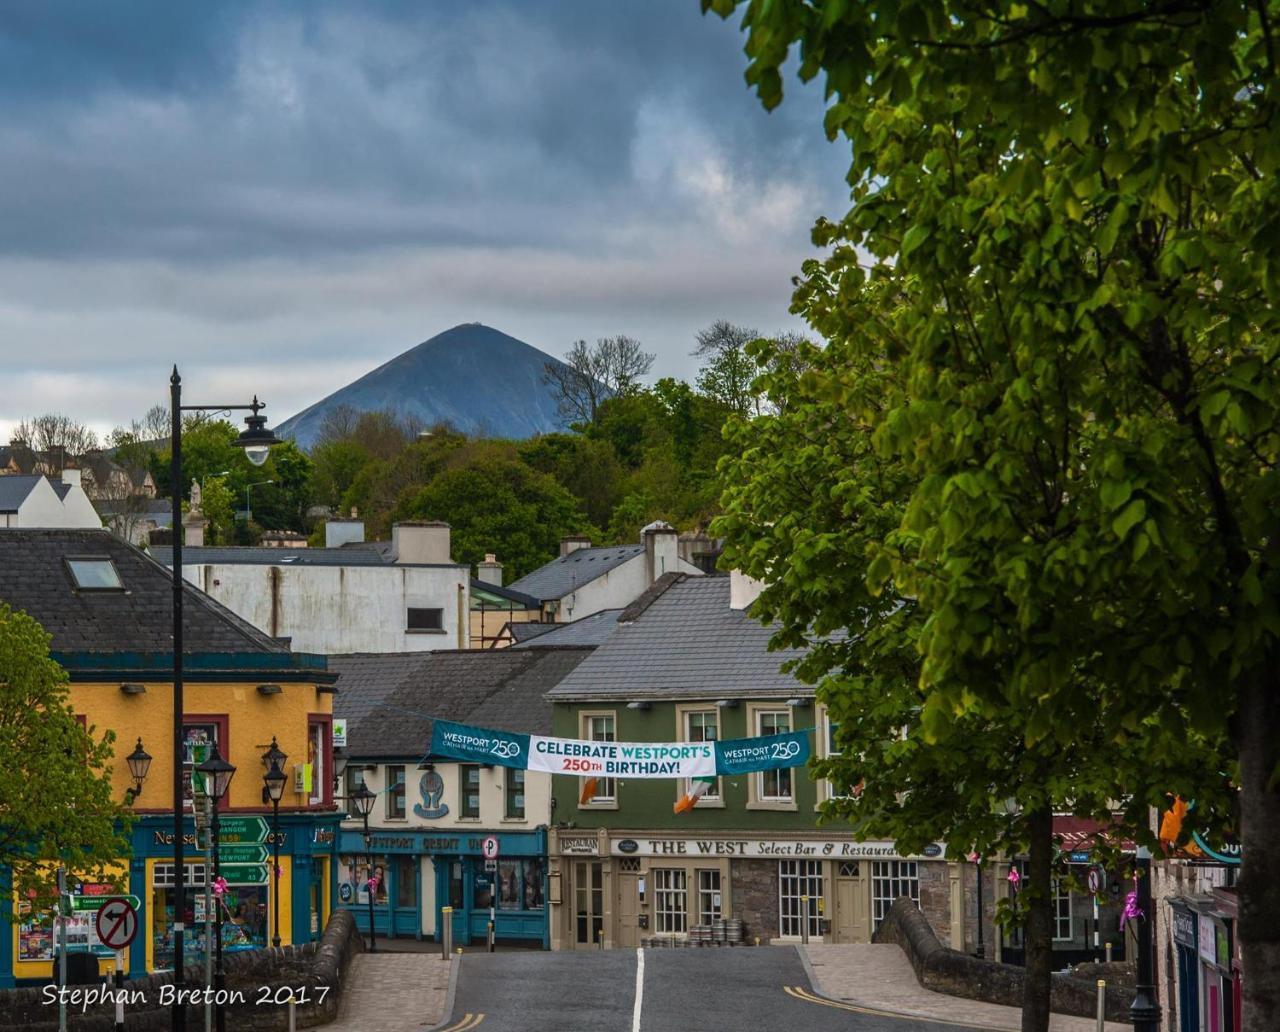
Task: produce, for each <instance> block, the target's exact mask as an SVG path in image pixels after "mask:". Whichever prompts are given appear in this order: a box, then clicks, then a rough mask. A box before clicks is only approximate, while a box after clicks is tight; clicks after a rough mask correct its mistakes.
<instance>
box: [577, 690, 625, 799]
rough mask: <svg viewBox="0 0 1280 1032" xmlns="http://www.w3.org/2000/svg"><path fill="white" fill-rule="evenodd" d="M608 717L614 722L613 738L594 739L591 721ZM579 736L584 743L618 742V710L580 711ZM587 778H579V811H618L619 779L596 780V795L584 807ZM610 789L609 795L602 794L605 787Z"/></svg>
mask: <svg viewBox="0 0 1280 1032" xmlns="http://www.w3.org/2000/svg"><path fill="white" fill-rule="evenodd" d="M601 717H607V718H608V719H609V720H611V721H613V731H612V732H611V734H612V736H613V737H612V738H594V737H592V735H593V732H592V730H591V721H592V720H594V719H597V718H601ZM578 735H579V737H580V738H582V740H583V741H587V742H616V741H617V740H618V711H617V710H579V711H578ZM586 782H587V779H586V778H585V777H579V778H578V809H580V810H584V809H588V810H589V809H595V810H616V809H617V808H618V779H617V778H596V790H597V791H596V794H595V795H593V796H592V797H591V799H589V800H588V801H587V802H586V804H585V805H584V804H583V802H582V787H583V786H584V785H585V784H586ZM606 785H607V786H608V787H609V791H608V792H607V793H604V792H601V791H600V789H602V788H603V787H604V786H606Z"/></svg>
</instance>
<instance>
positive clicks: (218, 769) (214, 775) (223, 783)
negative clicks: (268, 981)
mask: <svg viewBox="0 0 1280 1032" xmlns="http://www.w3.org/2000/svg"><path fill="white" fill-rule="evenodd" d="M196 770H198V771H199V772H200V773H201V774H203V775H204V777H205V786H204V787H205V792H207V793H208V795H209V798H210V799H212V800H213V824H212V827H211V828H210V832H209V833H210V834H211V835H212V836H213V877H214V881H215V882H216V881H217V879H218V878H219V876H220V871H219V862H218V861H219V858H218V853H219V849H218V845H219V844H218V835H219V827H218V803H220V802H221V801H222V797H223V796H225V795H226V794H227V789H228V788H230V787H231V778H232V776H233V775H234V774H235V772H236V769H235V767H233V766H232V765H231V764H230V763H228V762H227V761H226V760H224V759H223V758H222V757H221V756H220V755H218V743H217V742H214V743H213V751H212V752H211V753H210V754H209V758H208V759H207V760H205V761H204V763H202V764H200V765H199V766H198V767H196ZM219 903H221V899H219ZM214 950H215V953H214V957H215V960H214V965H215V966H214V969H213V986H214V989H216V990H217V991H218V994H217V996H215V997H214V1008H215V1009H214V1020H215V1022H216V1023H217V1029H218V1032H226V1028H227V1011H226V1006H225V1005H224V1004H223V1003H222V997H223V993H222V990H224V989H225V988H226V987H227V976H226V973H225V972H224V971H223V970H222V917H221V915H218V918H217V920H216V921H215V922H214Z"/></svg>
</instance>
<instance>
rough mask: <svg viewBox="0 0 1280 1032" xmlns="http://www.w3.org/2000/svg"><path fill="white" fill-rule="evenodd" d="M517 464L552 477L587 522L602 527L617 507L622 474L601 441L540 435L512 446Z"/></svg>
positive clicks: (620, 468) (614, 457) (613, 457)
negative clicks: (572, 500) (526, 465)
mask: <svg viewBox="0 0 1280 1032" xmlns="http://www.w3.org/2000/svg"><path fill="white" fill-rule="evenodd" d="M516 454H517V455H519V457H520V459H521V461H523V462H525V463H526V464H528V465H529V466H530V467H531V468H533V469H536V470H537V471H538V472H540V473H546V474H548V475H550V476H552V477H555V479H556V481H557V482H558V483H560V484H561V486H563V487H565V488H567V489H568V490H569V491H570V493H572V494H573V496H574V497H575V498H576V499H577V500H578V504H579V505H580V506H581V507H582V510H583V512H585V513H586V516H587V520H588V522H590V523H592V524H594V525H595V526H598V527H602V526H604V525H605V524H606V523H608V522H609V514H610V513H611V512H612V511H613V507H614V506H615V505H616V504H617V501H618V497H619V492H620V490H621V487H622V480H623V476H624V470H623V468H622V463H620V462H619V461H618V457H617V456H616V455H614V453H613V449H612V448H610V447H609V445H608V444H606V443H605V442H604V441H599V440H594V439H592V438H589V437H582V436H580V435H577V434H542V435H540V436H538V437H535V438H533V439H532V440H530V441H524V442H521V443H520V444H519V445H517V446H516Z"/></svg>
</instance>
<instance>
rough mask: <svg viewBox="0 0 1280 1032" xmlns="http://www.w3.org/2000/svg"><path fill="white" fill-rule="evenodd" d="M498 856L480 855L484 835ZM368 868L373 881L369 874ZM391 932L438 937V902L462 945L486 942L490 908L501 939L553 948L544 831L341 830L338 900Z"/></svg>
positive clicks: (359, 918) (361, 922)
mask: <svg viewBox="0 0 1280 1032" xmlns="http://www.w3.org/2000/svg"><path fill="white" fill-rule="evenodd" d="M486 839H492V840H494V841H496V843H497V856H496V857H492V858H491V859H486V857H485V855H484V854H485V841H486ZM370 874H372V879H371V878H370ZM370 881H372V884H373V927H374V932H375V934H376V935H380V936H388V937H391V938H413V939H424V938H427V939H433V938H438V930H439V928H440V922H441V919H442V914H443V908H444V907H446V906H448V907H452V908H453V910H452V914H453V937H454V941H455V942H456V943H458V944H459V945H465V944H467V943H470V942H481V941H483V940H484V938H485V935H486V933H487V930H488V922H489V918H490V914H491V913H492V914H493V918H494V921H495V925H496V930H495V934H496V936H497V938H498V939H499V940H505V941H511V942H515V941H520V942H527V943H530V944H533V943H537V944H540V945H542V946H543V948H548V947H549V946H550V925H549V923H548V920H547V833H546V829H545V828H537V829H535V830H533V831H486V830H482V829H474V830H472V829H470V828H468V829H456V830H455V829H449V830H442V831H434V830H431V831H422V830H417V829H388V828H374V829H371V831H370V835H369V842H368V843H366V842H365V837H364V833H363V831H362V830H355V829H349V828H346V829H343V831H342V839H341V846H340V849H339V855H338V905H339V906H346V907H349V908H351V909H352V911H353V912H354V915H355V919H356V924H357V925H358V927H359V928H360V929H361V931H362V932H364V933H365V934H367V933H368V930H369V885H370Z"/></svg>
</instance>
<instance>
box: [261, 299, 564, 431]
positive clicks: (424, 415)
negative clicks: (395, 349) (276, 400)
mask: <svg viewBox="0 0 1280 1032" xmlns="http://www.w3.org/2000/svg"><path fill="white" fill-rule="evenodd" d="M549 361H558V359H553V358H551V356H550V355H547V354H545V353H544V352H542V351H539V350H538V349H537V348H535V347H532V346H531V345H529V344H526V343H525V342H524V341H522V340H517V339H516V338H515V337H511V336H508V335H507V334H505V333H502V332H500V331H498V330H495V329H493V328H492V327H489V326H484V325H482V324H481V323H463V324H462V325H461V326H455V327H453V329H451V330H445V331H444V332H443V333H439V334H437V335H436V336H434V337H432V338H431V339H430V340H427V341H423V342H422V343H421V344H419V345H418V346H417V347H414V348H410V349H409V350H408V351H406V352H404V353H403V354H401V355H397V356H396V357H395V358H393V359H391V360H390V361H389V362H386V363H384V364H383V365H380V366H379V367H378V368H377V369H375V370H373V371H372V372H370V373H366V374H365V375H364V376H362V377H360V379H358V380H356V381H354V382H353V383H349V384H347V386H345V387H342V388H340V389H339V390H336V391H334V392H333V393H332V394H330V395H329V396H328V397H327V398H324V399H323V400H321V401H318V402H316V403H315V404H314V405H312V406H310V407H309V408H306V409H303V410H302V411H301V412H299V413H298V414H297V415H295V416H291V417H290V418H289V419H286V420H285V421H284V422H283V423H281V424H280V425H279V426H278V427H276V428H275V429H276V432H277V433H278V434H279V435H280V436H281V437H292V438H293V439H294V440H295V441H296V442H297V443H298V445H299V446H300V447H302V448H309V447H311V446H312V445H313V444H314V443H315V439H316V435H317V434H318V433H319V430H320V426H321V423H322V422H323V420H324V417H325V414H326V413H327V412H330V411H332V410H333V409H335V408H337V407H338V406H339V405H348V406H350V407H351V408H353V409H355V410H356V411H357V412H372V411H377V410H379V409H391V410H393V411H395V412H396V413H398V414H399V415H401V416H406V417H413V418H415V419H417V420H419V421H420V422H421V423H422V424H423V425H425V426H431V425H432V424H433V423H439V422H447V423H449V424H451V425H452V426H453V427H454V428H455V429H458V430H461V431H464V432H465V433H469V434H478V435H485V436H489V437H513V438H524V437H532V436H533V435H534V434H538V433H546V432H548V431H551V430H556V429H559V428H560V427H561V426H562V425H563V420H562V419H561V417H560V416H559V414H558V413H557V411H556V402H555V399H554V397H552V394H551V391H550V389H549V388H548V387H547V386H546V384H544V383H543V382H542V371H543V367H544V366H545V364H546V363H547V362H549Z"/></svg>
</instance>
